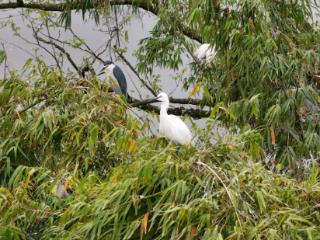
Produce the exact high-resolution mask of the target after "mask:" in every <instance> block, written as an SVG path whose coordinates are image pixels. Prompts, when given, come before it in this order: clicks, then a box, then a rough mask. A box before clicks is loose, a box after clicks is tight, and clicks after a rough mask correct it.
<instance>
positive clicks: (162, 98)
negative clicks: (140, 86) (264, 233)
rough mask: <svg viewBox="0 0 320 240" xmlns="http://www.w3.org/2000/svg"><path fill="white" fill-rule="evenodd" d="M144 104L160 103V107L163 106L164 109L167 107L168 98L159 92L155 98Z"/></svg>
mask: <svg viewBox="0 0 320 240" xmlns="http://www.w3.org/2000/svg"><path fill="white" fill-rule="evenodd" d="M143 102H144V103H154V102H161V105H162V104H164V105H165V106H166V107H169V97H168V95H167V94H166V93H165V92H161V93H159V94H158V96H157V97H155V98H150V99H147V100H145V101H143Z"/></svg>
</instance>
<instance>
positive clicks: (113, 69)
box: [99, 61, 128, 97]
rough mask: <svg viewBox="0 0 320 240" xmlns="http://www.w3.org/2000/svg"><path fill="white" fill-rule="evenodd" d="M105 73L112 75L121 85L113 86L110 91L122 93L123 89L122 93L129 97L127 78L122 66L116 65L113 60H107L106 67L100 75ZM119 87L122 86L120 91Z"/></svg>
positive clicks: (108, 75)
mask: <svg viewBox="0 0 320 240" xmlns="http://www.w3.org/2000/svg"><path fill="white" fill-rule="evenodd" d="M103 73H106V75H107V77H111V78H112V79H113V80H117V82H118V84H119V87H116V86H112V87H111V89H110V91H112V92H115V93H118V94H120V91H121V93H122V94H123V95H124V96H126V97H128V92H127V80H126V77H125V76H124V73H123V71H122V70H121V68H119V67H118V66H117V65H115V64H114V63H113V62H112V61H105V62H104V67H103V69H102V71H101V73H100V74H99V75H101V74H103ZM119 88H120V91H119Z"/></svg>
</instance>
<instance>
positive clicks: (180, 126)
mask: <svg viewBox="0 0 320 240" xmlns="http://www.w3.org/2000/svg"><path fill="white" fill-rule="evenodd" d="M148 102H161V107H160V124H159V134H160V135H161V136H164V137H166V138H168V139H170V140H171V141H173V142H175V143H178V144H181V145H184V144H190V143H191V142H192V134H191V132H190V130H189V128H188V127H187V125H186V124H185V123H184V122H183V121H182V120H181V119H180V118H179V117H177V116H175V115H171V114H168V113H167V110H168V108H169V104H170V102H169V97H168V95H167V94H166V93H164V92H161V93H159V94H158V96H157V97H156V98H153V99H150V100H149V101H148Z"/></svg>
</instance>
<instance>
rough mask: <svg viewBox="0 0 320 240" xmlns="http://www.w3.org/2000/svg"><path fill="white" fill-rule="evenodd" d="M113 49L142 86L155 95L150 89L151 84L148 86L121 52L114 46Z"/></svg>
mask: <svg viewBox="0 0 320 240" xmlns="http://www.w3.org/2000/svg"><path fill="white" fill-rule="evenodd" d="M114 51H115V53H116V54H117V55H118V56H119V57H120V58H121V59H122V60H123V61H124V62H125V63H126V64H127V66H128V67H129V68H130V69H131V71H132V72H133V73H134V74H135V75H136V76H137V78H138V79H139V81H140V82H141V83H142V84H143V86H145V87H146V88H147V89H148V90H149V91H150V92H151V93H152V95H153V96H157V93H156V92H155V91H154V90H153V89H152V87H151V86H149V84H148V83H147V82H146V81H145V80H144V79H142V78H141V77H140V75H139V73H138V72H137V71H136V70H135V69H134V67H133V66H132V64H131V63H130V62H129V61H128V60H127V59H126V57H125V56H123V54H122V53H121V52H120V51H119V50H118V49H117V48H114Z"/></svg>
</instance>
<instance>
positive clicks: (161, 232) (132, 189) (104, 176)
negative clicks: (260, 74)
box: [0, 62, 320, 239]
mask: <svg viewBox="0 0 320 240" xmlns="http://www.w3.org/2000/svg"><path fill="white" fill-rule="evenodd" d="M34 67H36V68H37V71H39V72H40V74H39V75H37V74H36V75H30V80H31V79H32V81H31V82H30V81H29V82H30V83H29V84H28V83H26V81H22V80H20V79H19V77H18V76H16V75H11V76H10V78H8V79H4V80H3V81H2V82H1V89H2V90H1V94H0V100H1V108H0V109H1V117H0V123H1V127H0V129H1V131H0V138H1V145H0V153H1V161H0V163H1V164H0V166H1V168H0V175H1V187H0V238H1V239H28V238H33V239H177V238H180V239H226V238H229V239H238V238H243V239H255V238H260V239H284V238H291V239H308V238H309V239H317V236H318V235H319V234H320V229H319V225H320V216H319V214H318V211H316V209H317V204H318V202H319V199H320V186H319V168H318V166H317V164H316V163H314V164H313V166H312V168H311V169H310V173H309V176H308V177H307V178H306V179H304V180H294V179H291V178H289V177H287V176H285V175H280V174H278V173H272V172H271V171H267V170H266V169H265V167H264V166H263V165H262V164H261V162H260V161H258V160H260V159H262V158H263V157H264V156H263V155H264V154H263V152H262V149H261V145H262V139H263V138H262V136H261V135H260V134H259V132H257V131H253V130H250V129H243V130H241V131H240V132H239V133H238V134H235V135H227V136H225V138H223V139H220V140H218V142H217V143H216V144H214V145H212V144H210V143H209V140H206V141H205V142H204V143H203V144H204V145H203V147H201V148H198V149H195V148H193V147H188V146H182V147H179V148H177V146H175V145H173V144H171V143H167V142H164V141H163V139H161V138H150V137H148V136H143V129H141V128H139V126H140V123H139V122H138V121H137V120H135V119H134V118H132V117H131V116H129V115H127V114H126V111H125V105H124V103H123V102H122V100H121V99H120V98H119V97H117V96H113V95H110V94H107V91H106V89H107V86H104V85H103V84H100V83H99V82H96V79H92V81H91V82H87V81H84V80H81V79H74V78H73V77H71V78H70V76H69V77H66V76H64V75H63V73H61V72H55V71H53V70H51V69H48V68H47V67H46V66H45V65H43V64H42V63H41V62H40V63H36V64H35V66H34ZM31 72H32V71H31ZM36 76H38V77H36ZM35 103H37V104H35ZM18 104H20V105H21V107H17V106H20V105H18ZM243 104H246V103H243ZM259 104H260V103H259V96H258V95H257V96H255V97H253V98H251V99H249V100H248V105H247V109H248V111H252V109H255V107H256V106H257V105H259ZM254 111H255V110H254ZM254 111H253V112H254ZM252 117H253V118H255V117H256V115H254V114H253V115H252ZM60 182H62V183H63V185H64V187H65V188H67V185H68V186H69V187H68V188H70V189H72V192H71V193H68V194H66V195H65V197H59V195H57V194H56V193H55V189H56V186H57V185H58V184H59V183H60ZM67 182H68V184H67Z"/></svg>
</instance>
